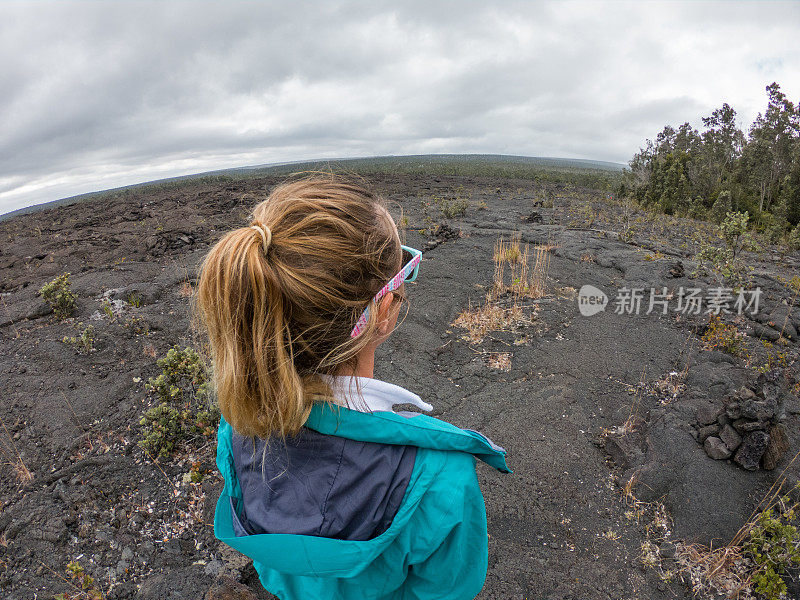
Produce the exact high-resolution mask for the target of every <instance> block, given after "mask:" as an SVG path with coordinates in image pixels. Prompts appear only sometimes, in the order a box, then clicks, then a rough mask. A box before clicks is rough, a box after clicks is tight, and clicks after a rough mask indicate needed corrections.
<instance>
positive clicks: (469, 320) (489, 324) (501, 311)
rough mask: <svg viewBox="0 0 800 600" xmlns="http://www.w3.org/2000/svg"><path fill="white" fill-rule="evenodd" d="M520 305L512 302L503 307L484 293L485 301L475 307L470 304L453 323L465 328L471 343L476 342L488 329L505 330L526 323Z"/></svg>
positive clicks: (484, 335)
mask: <svg viewBox="0 0 800 600" xmlns="http://www.w3.org/2000/svg"><path fill="white" fill-rule="evenodd" d="M526 322H528V319H526V318H525V316H524V314H523V312H522V307H521V306H520V305H519V304H516V303H514V304H513V305H512V306H511V307H510V308H503V307H502V306H498V305H496V304H494V303H493V299H492V295H491V294H487V295H486V303H485V304H482V305H480V306H478V307H476V308H473V307H472V306H471V305H470V307H469V308H467V310H465V311H463V312H462V313H460V314H459V315H458V316H457V317H456V319H455V321H453V323H452V324H453V325H455V326H456V327H463V328H464V329H466V330H467V335H466V338H467V339H468V340H469V341H470V342H473V343H478V342H480V341H482V340H483V338H484V337H486V334H488V333H489V332H490V331H507V330H509V329H512V328H513V327H514V325H516V324H517V323H526Z"/></svg>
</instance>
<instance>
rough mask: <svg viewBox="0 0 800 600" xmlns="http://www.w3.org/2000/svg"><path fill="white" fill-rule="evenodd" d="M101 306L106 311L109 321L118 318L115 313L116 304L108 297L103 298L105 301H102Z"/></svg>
mask: <svg viewBox="0 0 800 600" xmlns="http://www.w3.org/2000/svg"><path fill="white" fill-rule="evenodd" d="M100 308H102V309H103V312H104V313H106V316H107V317H108V320H109V321H114V320H115V319H116V318H117V316H116V315H115V314H114V304H113V303H112V302H111V300H109V299H108V298H103V301H102V302H100Z"/></svg>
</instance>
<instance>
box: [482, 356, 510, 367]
mask: <svg viewBox="0 0 800 600" xmlns="http://www.w3.org/2000/svg"><path fill="white" fill-rule="evenodd" d="M486 364H487V365H488V366H489V368H491V369H499V370H500V371H510V370H511V353H509V352H492V353H491V354H489V357H488V358H487V359H486Z"/></svg>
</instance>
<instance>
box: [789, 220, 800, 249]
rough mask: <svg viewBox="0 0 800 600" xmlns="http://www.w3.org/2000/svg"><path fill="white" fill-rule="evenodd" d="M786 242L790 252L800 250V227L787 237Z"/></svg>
mask: <svg viewBox="0 0 800 600" xmlns="http://www.w3.org/2000/svg"><path fill="white" fill-rule="evenodd" d="M786 242H787V243H788V245H789V249H790V250H800V225H797V226H796V227H795V228H794V229H792V230H791V232H789V234H788V235H787V236H786Z"/></svg>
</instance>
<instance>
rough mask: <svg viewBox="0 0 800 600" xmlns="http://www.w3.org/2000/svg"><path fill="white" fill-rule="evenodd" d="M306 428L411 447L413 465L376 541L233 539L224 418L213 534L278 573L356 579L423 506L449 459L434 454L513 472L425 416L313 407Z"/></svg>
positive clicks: (233, 494) (232, 484) (235, 502)
mask: <svg viewBox="0 0 800 600" xmlns="http://www.w3.org/2000/svg"><path fill="white" fill-rule="evenodd" d="M305 426H306V427H308V428H309V429H313V430H315V431H318V432H320V433H324V434H328V435H333V436H340V437H345V438H349V439H353V440H358V441H363V442H380V443H384V444H402V445H411V446H416V447H417V448H418V451H417V459H416V461H415V465H414V469H413V471H412V473H411V477H410V480H409V482H408V486H407V488H406V491H405V494H404V496H403V500H402V503H401V505H400V508H399V509H398V511H397V513H396V514H395V517H394V519H393V520H392V524H391V525H390V526H389V528H388V529H387V530H386V531H385V532H384V533H382V534H381V535H379V536H377V537H375V538H372V539H369V540H364V541H351V540H339V539H333V538H326V537H318V536H310V535H297V534H256V535H245V536H237V535H236V529H237V528H236V527H235V524H234V520H235V519H237V518H238V517H237V512H238V511H239V509H240V506H241V499H242V491H241V487H240V485H239V482H238V480H237V478H236V471H235V466H234V462H233V448H232V434H233V430H232V428H231V426H230V425H229V424H228V423H227V422H226V421H225V419H224V418H222V419H221V420H220V426H219V430H218V433H217V466H218V467H219V470H220V472H221V473H222V476H223V478H224V481H225V487H224V489H223V491H222V494H221V495H220V498H219V500H218V502H217V508H216V513H215V517H214V533H215V535H216V537H217V538H218V539H219V540H221V541H223V542H225V543H226V544H228V545H229V546H231V547H233V548H235V549H236V550H238V551H239V552H241V553H242V554H245V555H247V556H249V557H251V558H252V559H253V560H254V561H256V562H259V563H261V564H262V565H265V566H268V567H269V568H270V569H274V570H275V571H279V572H282V573H287V574H293V575H309V574H314V575H316V576H321V577H353V576H355V575H357V574H359V573H360V572H361V571H362V570H363V569H365V568H366V567H367V566H368V565H369V564H370V563H371V562H372V561H373V560H374V559H375V558H376V557H378V556H379V555H380V554H381V553H382V552H383V551H384V550H385V549H386V548H387V547H388V546H389V545H391V544H392V543H394V541H395V540H396V539H397V538H398V536H401V535H403V532H404V530H405V529H406V525H407V524H408V523H409V521H410V520H411V519H412V518H413V516H414V512H415V509H416V508H417V506H418V504H419V503H420V500H421V499H422V497H423V495H424V494H425V492H426V491H427V490H428V488H429V487H430V486H431V484H432V483H433V482H434V480H435V478H436V477H437V475H439V474H440V471H441V470H442V467H443V465H444V463H445V461H446V460H447V458H446V457H447V454H446V453H443V452H436V451H437V450H456V451H460V452H466V453H469V454H473V455H474V456H475V457H477V458H479V459H480V460H482V461H484V462H486V463H487V464H489V465H491V466H492V467H494V468H496V469H498V470H499V471H501V472H504V473H510V472H511V470H510V469H509V468H508V466H507V464H506V460H505V455H506V452H505V450H504V449H503V448H501V447H500V446H497V445H496V444H494V443H493V442H492V441H491V440H490V439H489V438H487V437H486V436H484V435H482V434H480V433H478V432H476V431H472V430H467V429H461V428H459V427H456V426H455V425H451V424H450V423H447V422H445V421H441V420H439V419H435V418H433V417H429V416H427V415H422V414H418V413H394V412H389V411H376V412H371V413H370V412H360V411H357V410H351V409H348V408H345V407H339V406H333V405H329V404H327V403H318V404H315V405H314V407H313V408H312V410H311V414H310V416H309V418H308V420H307V422H306V424H305Z"/></svg>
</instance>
